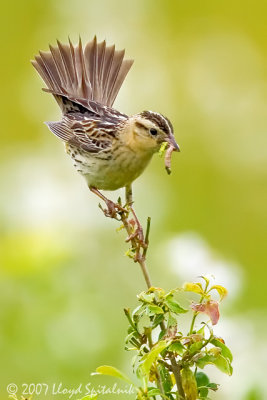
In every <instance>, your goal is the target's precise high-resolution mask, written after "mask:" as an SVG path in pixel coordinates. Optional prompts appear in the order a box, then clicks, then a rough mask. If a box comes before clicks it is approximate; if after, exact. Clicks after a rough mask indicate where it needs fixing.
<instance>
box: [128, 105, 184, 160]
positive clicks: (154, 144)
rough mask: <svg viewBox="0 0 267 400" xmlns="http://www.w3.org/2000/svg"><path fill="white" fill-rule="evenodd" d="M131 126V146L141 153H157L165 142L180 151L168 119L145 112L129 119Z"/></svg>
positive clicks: (157, 114)
mask: <svg viewBox="0 0 267 400" xmlns="http://www.w3.org/2000/svg"><path fill="white" fill-rule="evenodd" d="M129 122H130V125H131V139H130V143H129V144H130V146H131V147H132V148H133V149H136V150H140V151H142V150H143V151H148V152H152V153H154V152H156V151H158V150H159V149H160V146H161V145H162V143H163V142H167V143H168V144H169V146H172V147H173V148H174V150H176V151H180V148H179V146H178V144H177V143H176V141H175V138H174V134H173V126H172V124H171V122H170V121H169V120H168V118H166V117H164V116H163V115H161V114H159V113H156V112H153V111H143V112H141V113H140V114H136V115H133V116H132V117H130V119H129Z"/></svg>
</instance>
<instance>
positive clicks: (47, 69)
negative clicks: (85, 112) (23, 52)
mask: <svg viewBox="0 0 267 400" xmlns="http://www.w3.org/2000/svg"><path fill="white" fill-rule="evenodd" d="M49 48H50V51H47V52H44V51H40V52H39V55H37V56H35V60H33V61H32V64H33V66H34V67H35V68H36V70H37V71H38V73H39V74H40V76H41V77H42V79H43V80H44V82H45V83H46V85H47V88H46V89H44V90H45V91H48V92H50V93H52V94H53V95H54V96H55V98H56V100H57V101H58V103H59V105H60V107H61V108H62V110H63V112H64V111H66V107H67V105H68V104H67V103H68V102H66V101H62V98H64V99H65V100H67V99H69V100H71V102H73V101H74V102H75V100H77V102H78V103H79V100H93V101H96V102H99V103H101V104H104V105H107V106H109V107H111V106H112V104H113V103H114V100H115V98H116V96H117V94H118V92H119V89H120V87H121V85H122V83H123V81H124V79H125V77H126V75H127V73H128V71H129V69H130V68H131V66H132V64H133V60H124V53H125V51H124V50H120V51H118V50H115V46H114V45H113V46H110V47H107V46H106V41H103V42H101V43H97V39H96V37H94V39H93V40H92V41H91V42H88V43H87V44H86V45H85V47H84V48H83V46H82V42H81V39H80V40H79V43H78V44H77V45H76V46H74V45H73V44H72V43H71V41H70V40H69V43H68V44H61V43H60V42H59V41H57V46H51V45H50V46H49ZM82 103H84V102H82ZM80 104H81V103H80Z"/></svg>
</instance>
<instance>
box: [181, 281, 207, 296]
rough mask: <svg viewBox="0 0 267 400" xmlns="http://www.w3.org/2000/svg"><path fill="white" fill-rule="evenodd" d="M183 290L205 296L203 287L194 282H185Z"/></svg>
mask: <svg viewBox="0 0 267 400" xmlns="http://www.w3.org/2000/svg"><path fill="white" fill-rule="evenodd" d="M183 290H184V291H185V292H194V293H197V294H200V295H204V292H203V289H202V286H201V285H200V284H198V283H194V282H185V283H184V284H183Z"/></svg>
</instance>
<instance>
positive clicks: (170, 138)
mask: <svg viewBox="0 0 267 400" xmlns="http://www.w3.org/2000/svg"><path fill="white" fill-rule="evenodd" d="M166 141H167V142H168V143H169V144H170V145H171V146H172V147H173V149H174V151H181V150H180V147H179V145H178V144H177V143H176V140H175V137H174V136H173V135H170V136H168V137H167V138H166Z"/></svg>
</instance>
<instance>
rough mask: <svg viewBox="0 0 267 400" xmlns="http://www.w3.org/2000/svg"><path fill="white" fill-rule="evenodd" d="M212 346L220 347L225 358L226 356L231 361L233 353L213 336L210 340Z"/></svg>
mask: <svg viewBox="0 0 267 400" xmlns="http://www.w3.org/2000/svg"><path fill="white" fill-rule="evenodd" d="M210 342H211V343H212V344H213V345H214V346H216V347H220V348H221V350H222V355H223V356H224V357H225V358H228V359H229V361H230V362H232V361H233V355H232V353H231V350H230V349H229V348H228V347H227V346H226V345H225V344H224V343H222V342H221V341H220V340H219V339H217V338H214V339H212V340H211V341H210Z"/></svg>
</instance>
